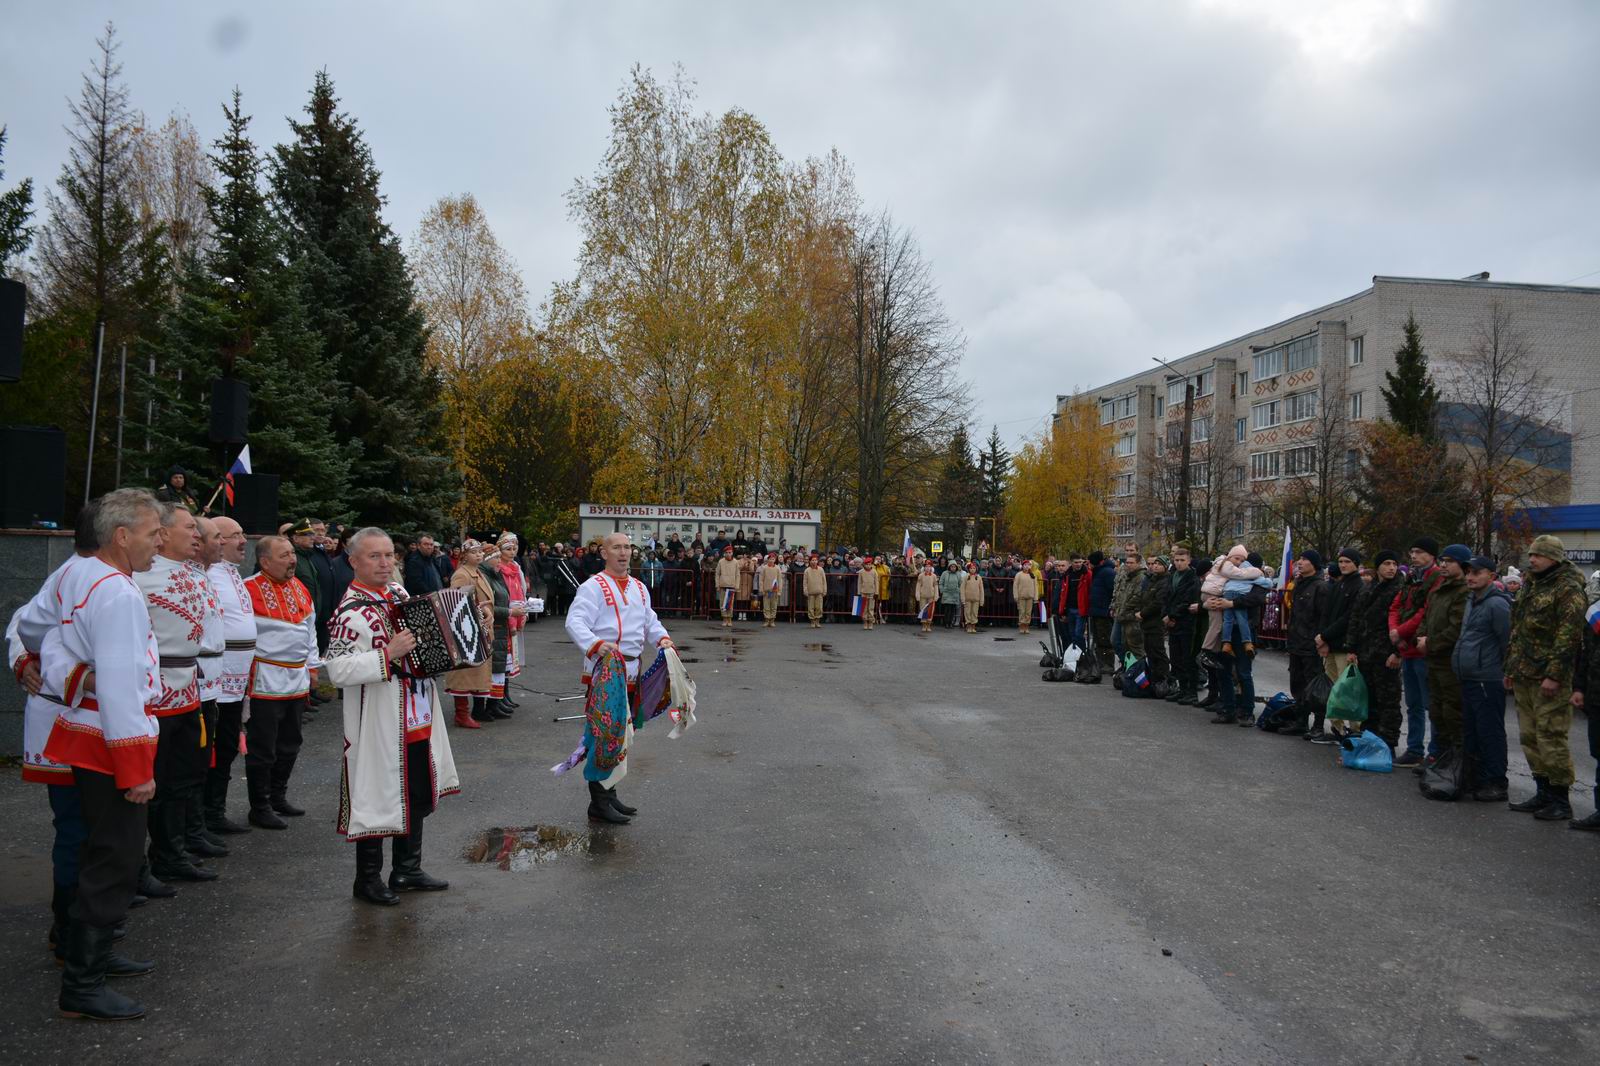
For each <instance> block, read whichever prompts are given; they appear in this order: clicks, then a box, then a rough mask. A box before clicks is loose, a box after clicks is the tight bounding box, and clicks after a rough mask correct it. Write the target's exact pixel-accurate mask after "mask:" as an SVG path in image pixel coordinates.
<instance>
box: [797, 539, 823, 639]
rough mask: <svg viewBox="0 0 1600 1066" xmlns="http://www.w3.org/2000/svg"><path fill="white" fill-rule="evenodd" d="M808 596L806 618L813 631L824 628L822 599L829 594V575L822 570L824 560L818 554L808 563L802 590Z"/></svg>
mask: <svg viewBox="0 0 1600 1066" xmlns="http://www.w3.org/2000/svg"><path fill="white" fill-rule="evenodd" d="M801 591H803V592H804V593H805V595H806V617H807V618H808V619H810V620H811V628H812V629H821V628H822V598H823V597H824V596H826V595H827V594H828V573H827V571H825V570H823V569H822V560H821V559H820V558H819V557H818V556H817V553H816V552H812V553H811V558H810V559H809V560H807V561H806V572H805V578H804V584H803V587H802V590H801Z"/></svg>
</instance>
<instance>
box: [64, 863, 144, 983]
mask: <svg viewBox="0 0 1600 1066" xmlns="http://www.w3.org/2000/svg"><path fill="white" fill-rule="evenodd" d="M77 898H78V886H77V885H68V886H63V885H56V886H55V892H54V893H53V895H52V896H51V899H50V909H51V911H52V912H53V913H54V914H55V919H56V920H55V924H54V925H52V926H51V927H50V949H51V950H52V951H53V952H55V956H56V965H57V966H64V965H66V961H67V943H68V941H69V940H70V939H71V936H72V922H73V919H72V901H73V900H75V899H77ZM126 935H127V927H126V926H124V925H114V926H112V927H111V943H112V944H115V943H116V942H117V941H118V940H121V939H122V938H123V937H124V936H126ZM155 968H156V964H155V963H153V962H146V961H144V960H142V959H128V958H123V957H122V956H121V955H118V954H117V953H116V951H114V950H113V951H110V952H109V954H107V956H106V976H107V977H143V976H144V975H145V974H147V973H153V972H154V971H155Z"/></svg>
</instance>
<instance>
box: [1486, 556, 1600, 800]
mask: <svg viewBox="0 0 1600 1066" xmlns="http://www.w3.org/2000/svg"><path fill="white" fill-rule="evenodd" d="M1528 569H1529V570H1530V571H1532V573H1530V574H1529V575H1528V582H1527V584H1526V585H1524V586H1523V589H1522V592H1521V593H1519V594H1518V596H1517V599H1516V602H1515V603H1514V604H1512V606H1511V647H1510V649H1509V650H1508V651H1507V652H1506V688H1507V689H1509V690H1510V691H1511V692H1513V693H1514V694H1515V696H1516V700H1517V726H1518V728H1519V729H1520V730H1521V733H1522V753H1523V754H1524V755H1526V756H1527V757H1528V766H1529V768H1530V769H1532V770H1533V780H1534V784H1535V786H1536V788H1537V791H1535V792H1534V794H1533V795H1532V796H1530V797H1529V798H1528V799H1525V800H1523V801H1522V802H1521V803H1513V804H1511V809H1512V810H1514V811H1524V812H1531V813H1532V814H1533V816H1534V817H1535V818H1538V819H1539V820H1541V821H1546V822H1553V821H1556V820H1558V819H1562V818H1571V817H1572V805H1571V803H1569V802H1568V799H1567V790H1568V789H1570V788H1571V787H1572V752H1571V751H1570V750H1569V748H1568V745H1567V730H1568V729H1570V728H1571V726H1572V668H1573V665H1574V664H1575V663H1576V661H1577V657H1578V653H1579V650H1580V649H1581V648H1582V646H1583V628H1584V619H1583V616H1584V611H1585V608H1586V607H1587V606H1588V596H1587V595H1586V593H1585V592H1584V584H1583V574H1581V573H1580V572H1579V571H1578V568H1577V567H1575V566H1573V565H1572V564H1571V563H1570V562H1568V561H1567V551H1566V546H1565V545H1563V544H1562V543H1561V540H1560V539H1559V538H1557V537H1552V536H1549V535H1548V534H1547V535H1545V536H1542V537H1536V538H1535V539H1534V542H1533V544H1532V546H1531V547H1529V548H1528ZM1591 713H1592V712H1591Z"/></svg>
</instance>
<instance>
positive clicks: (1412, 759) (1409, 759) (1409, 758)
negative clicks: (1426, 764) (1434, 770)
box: [1394, 751, 1422, 766]
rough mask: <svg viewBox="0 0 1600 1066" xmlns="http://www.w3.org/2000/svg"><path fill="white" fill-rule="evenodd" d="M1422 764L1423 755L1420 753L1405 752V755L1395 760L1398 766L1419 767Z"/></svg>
mask: <svg viewBox="0 0 1600 1066" xmlns="http://www.w3.org/2000/svg"><path fill="white" fill-rule="evenodd" d="M1421 763H1422V753H1421V752H1420V751H1408V752H1405V753H1404V754H1401V755H1398V756H1396V757H1395V760H1394V764H1395V765H1396V766H1418V765H1420V764H1421Z"/></svg>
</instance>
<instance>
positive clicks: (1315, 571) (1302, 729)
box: [1284, 548, 1328, 736]
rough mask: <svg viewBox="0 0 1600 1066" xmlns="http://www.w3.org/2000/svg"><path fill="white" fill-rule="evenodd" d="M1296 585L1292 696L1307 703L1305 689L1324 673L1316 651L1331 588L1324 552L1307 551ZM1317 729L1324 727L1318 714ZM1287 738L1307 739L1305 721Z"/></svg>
mask: <svg viewBox="0 0 1600 1066" xmlns="http://www.w3.org/2000/svg"><path fill="white" fill-rule="evenodd" d="M1294 567H1295V569H1294V585H1293V587H1292V589H1291V592H1290V598H1289V694H1290V695H1291V696H1293V697H1294V698H1295V701H1296V702H1297V703H1300V704H1302V705H1304V704H1305V697H1306V688H1307V686H1309V685H1310V684H1311V681H1312V679H1313V678H1315V677H1316V676H1317V675H1318V674H1320V673H1322V672H1323V666H1322V653H1321V652H1320V651H1318V650H1317V634H1318V632H1320V631H1321V629H1322V608H1323V605H1324V602H1325V599H1326V597H1327V594H1328V586H1327V585H1326V584H1325V583H1324V582H1323V579H1322V553H1321V552H1319V551H1317V550H1316V549H1314V548H1307V549H1306V550H1305V551H1303V552H1301V553H1300V558H1298V559H1296V560H1295V563H1294ZM1318 714H1319V717H1318V719H1317V727H1318V729H1320V728H1321V726H1322V720H1321V718H1320V714H1321V712H1320V711H1319V712H1318ZM1284 732H1285V734H1286V735H1288V734H1296V735H1301V736H1304V735H1306V733H1307V728H1306V723H1305V721H1304V720H1303V716H1302V721H1301V722H1300V724H1298V725H1296V726H1295V727H1294V728H1293V729H1290V730H1285V731H1284Z"/></svg>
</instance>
